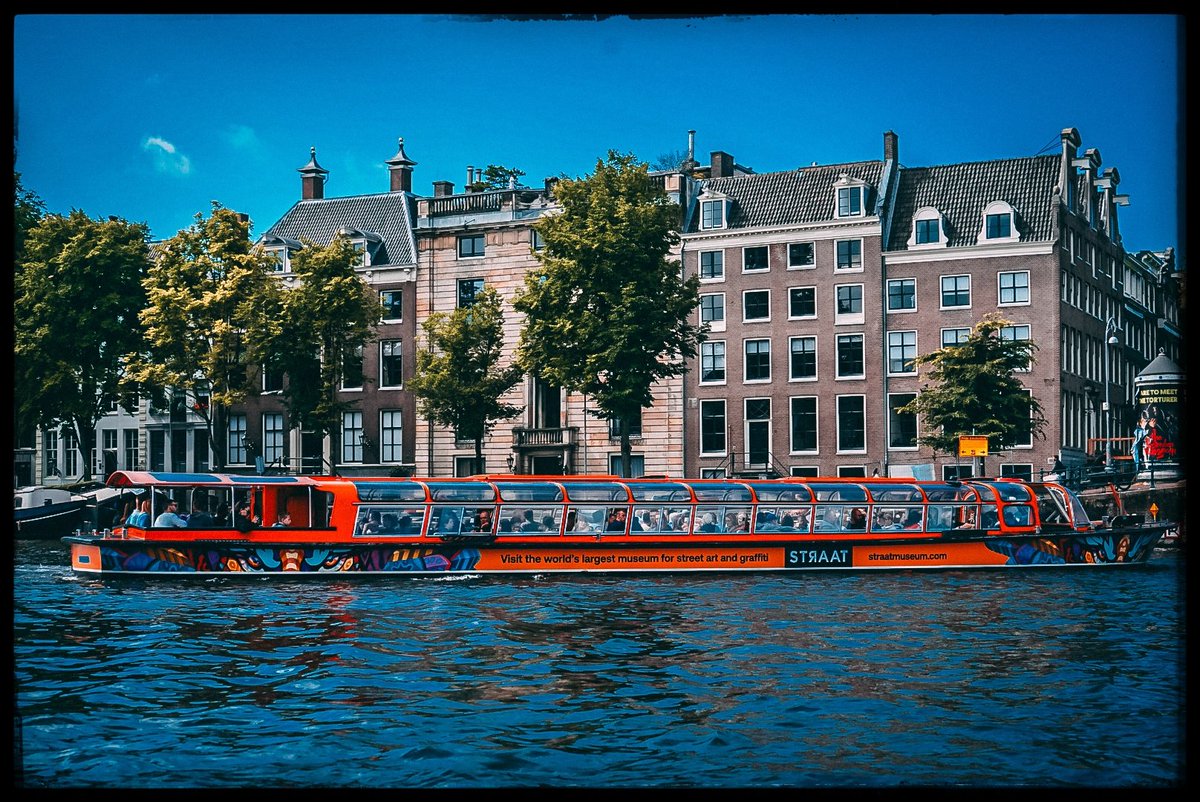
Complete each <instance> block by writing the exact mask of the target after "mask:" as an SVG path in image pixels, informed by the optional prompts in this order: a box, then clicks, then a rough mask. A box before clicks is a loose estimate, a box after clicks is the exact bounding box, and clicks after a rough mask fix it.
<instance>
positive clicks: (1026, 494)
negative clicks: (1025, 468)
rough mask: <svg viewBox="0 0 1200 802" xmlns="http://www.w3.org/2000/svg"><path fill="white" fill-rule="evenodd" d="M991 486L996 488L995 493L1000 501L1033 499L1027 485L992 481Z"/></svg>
mask: <svg viewBox="0 0 1200 802" xmlns="http://www.w3.org/2000/svg"><path fill="white" fill-rule="evenodd" d="M992 487H994V488H996V493H997V495H999V496H1000V500H1001V501H1032V500H1033V493H1031V492H1030V490H1029V486H1028V485H1024V484H1017V483H1016V482H994V483H993V484H992Z"/></svg>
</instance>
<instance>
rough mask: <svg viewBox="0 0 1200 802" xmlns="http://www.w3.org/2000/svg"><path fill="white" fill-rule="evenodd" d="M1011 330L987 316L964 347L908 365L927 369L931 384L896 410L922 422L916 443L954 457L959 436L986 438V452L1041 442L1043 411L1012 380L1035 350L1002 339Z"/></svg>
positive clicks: (1021, 342) (997, 316)
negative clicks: (1022, 442)
mask: <svg viewBox="0 0 1200 802" xmlns="http://www.w3.org/2000/svg"><path fill="white" fill-rule="evenodd" d="M1012 325H1013V323H1012V321H1010V320H1005V319H1004V317H1003V316H1002V315H1000V314H999V313H996V312H992V313H990V314H987V315H984V317H983V318H982V319H981V320H980V321H979V322H978V323H976V324H975V326H974V328H972V330H971V334H970V335H969V336H968V337H967V339H966V341H965V342H961V343H958V344H957V345H950V346H946V347H944V348H941V349H939V350H937V351H931V352H930V353H927V354H921V355H920V356H917V357H916V358H915V359H914V360H913V361H914V362H915V363H916V364H917V365H918V366H928V367H929V369H928V371H927V373H926V374H925V375H926V376H927V377H928V378H929V379H930V380H931V382H932V383H931V384H926V385H924V386H923V387H922V388H921V392H920V393H919V394H918V395H917V397H916V398H915V399H913V401H911V402H910V403H908V404H906V405H905V406H903V407H901V408H900V410H899V411H900V412H902V413H906V414H916V415H921V416H922V418H923V420H924V422H925V431H926V434H924V435H922V436H921V437H919V438H917V440H918V442H920V443H921V444H922V445H927V446H931V447H932V448H933V449H934V450H935V451H937V452H941V453H946V454H956V453H957V447H958V437H959V435H963V434H975V435H982V436H986V437H987V438H988V450H989V451H1003V450H1005V449H1008V448H1012V447H1013V446H1014V445H1017V443H1018V442H1019V441H1020V440H1022V439H1024V437H1025V436H1026V435H1028V434H1030V433H1032V434H1033V435H1034V436H1037V437H1045V435H1044V434H1043V429H1044V428H1045V426H1046V419H1045V417H1044V416H1043V414H1042V405H1041V403H1040V402H1039V401H1038V400H1037V399H1036V398H1034V397H1033V396H1032V395H1031V394H1029V393H1027V392H1026V391H1025V389H1024V388H1023V387H1022V386H1021V382H1020V381H1019V380H1018V379H1017V377H1016V376H1015V375H1014V374H1015V372H1016V371H1018V370H1023V369H1026V368H1028V367H1029V366H1030V365H1032V364H1033V362H1034V352H1035V351H1036V350H1037V345H1036V344H1034V343H1033V341H1031V340H1015V339H1005V338H1004V337H1002V336H1001V330H1002V329H1004V328H1005V327H1008V326H1012Z"/></svg>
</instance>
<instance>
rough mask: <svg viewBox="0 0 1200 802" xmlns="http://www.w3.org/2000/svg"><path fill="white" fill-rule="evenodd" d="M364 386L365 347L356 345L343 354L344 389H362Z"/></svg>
mask: <svg viewBox="0 0 1200 802" xmlns="http://www.w3.org/2000/svg"><path fill="white" fill-rule="evenodd" d="M362 387H363V347H362V346H361V345H356V346H354V347H353V348H351V349H349V350H348V351H346V353H345V354H343V356H342V389H343V390H361V389H362Z"/></svg>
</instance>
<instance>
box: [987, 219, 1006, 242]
mask: <svg viewBox="0 0 1200 802" xmlns="http://www.w3.org/2000/svg"><path fill="white" fill-rule="evenodd" d="M986 229H987V235H986V236H987V238H988V239H1004V238H1008V237H1011V236H1012V215H1010V214H989V215H988V216H987V223H986Z"/></svg>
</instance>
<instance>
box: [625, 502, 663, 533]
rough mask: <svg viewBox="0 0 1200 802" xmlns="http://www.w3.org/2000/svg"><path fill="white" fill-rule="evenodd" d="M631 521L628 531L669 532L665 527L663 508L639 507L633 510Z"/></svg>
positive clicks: (652, 506)
mask: <svg viewBox="0 0 1200 802" xmlns="http://www.w3.org/2000/svg"><path fill="white" fill-rule="evenodd" d="M633 521H634V523H631V524H630V525H629V528H630V531H632V532H634V533H636V532H670V531H671V529H670V527H669V526H667V516H666V515H665V514H664V513H663V508H662V507H658V506H654V505H639V506H637V507H634V508H633Z"/></svg>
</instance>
